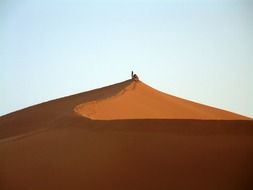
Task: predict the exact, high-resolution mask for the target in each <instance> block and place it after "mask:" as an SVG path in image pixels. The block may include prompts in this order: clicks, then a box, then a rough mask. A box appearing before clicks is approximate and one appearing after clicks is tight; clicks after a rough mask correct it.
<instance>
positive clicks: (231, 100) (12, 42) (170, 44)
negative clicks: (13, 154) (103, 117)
mask: <svg viewBox="0 0 253 190" xmlns="http://www.w3.org/2000/svg"><path fill="white" fill-rule="evenodd" d="M123 2H124V3H123ZM252 2H253V1H251V0H248V1H246V0H168V1H166V0H160V1H159V0H136V1H134V0H131V1H122V0H118V1H117V0H111V1H109V0H108V1H106V0H105V1H102V0H90V1H88V0H86V1H85V0H83V1H82V0H40V1H39V0H16V1H15V0H6V1H5V0H0V115H4V114H7V113H9V112H12V111H15V110H18V109H21V108H24V107H27V106H31V105H34V104H37V103H40V102H44V101H48V100H50V99H55V98H59V97H62V96H66V95H71V94H74V93H78V92H83V91H87V90H91V89H94V88H98V87H102V86H105V85H110V84H113V83H117V82H121V81H123V80H127V79H129V77H130V72H131V70H134V71H136V72H137V74H138V75H139V76H140V79H141V80H142V81H143V82H145V83H146V84H148V85H150V86H152V87H154V88H156V89H158V90H161V91H163V92H166V93H169V94H172V95H176V96H179V97H182V98H186V99H190V100H193V101H197V102H200V103H204V104H207V105H211V106H215V107H219V108H222V109H226V110H230V111H233V112H237V113H240V114H243V115H247V116H251V117H253V3H252Z"/></svg>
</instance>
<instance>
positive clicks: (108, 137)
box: [0, 80, 253, 190]
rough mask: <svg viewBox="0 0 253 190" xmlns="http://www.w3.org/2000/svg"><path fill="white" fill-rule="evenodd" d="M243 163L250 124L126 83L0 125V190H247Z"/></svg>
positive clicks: (247, 164)
mask: <svg viewBox="0 0 253 190" xmlns="http://www.w3.org/2000/svg"><path fill="white" fill-rule="evenodd" d="M133 108H134V109H133ZM88 117H89V118H91V119H93V120H91V119H89V118H88ZM112 119H119V120H112ZM199 119H201V120H199ZM216 119H219V120H216ZM252 160H253V122H252V120H250V119H249V118H246V117H243V116H240V115H237V114H234V113H230V112H226V111H223V110H219V109H216V108H211V107H207V106H204V105H200V104H196V103H193V102H190V101H186V100H183V99H179V98H176V97H174V96H170V95H166V94H164V93H161V92H158V91H156V90H154V89H152V88H150V87H148V86H146V85H145V84H143V83H141V82H138V83H135V82H133V81H132V80H128V81H125V82H122V83H119V84H115V85H112V86H108V87H104V88H101V89H96V90H92V91H89V92H84V93H81V94H77V95H73V96H69V97H65V98H61V99H57V100H53V101H50V102H46V103H42V104H39V105H36V106H32V107H29V108H26V109H23V110H20V111H17V112H14V113H11V114H8V115H5V116H2V117H0V189H1V190H35V189H36V190H45V189H47V190H55V189H61V190H67V189H75V190H79V189H89V190H107V189H108V190H114V189H115V190H118V189H122V190H135V189H137V190H141V189H143V190H158V189H194V190H196V189H207V190H209V189H210V190H213V189H223V190H225V189H229V190H234V189H251V188H252V186H253V183H252V174H253V173H252V171H253V164H252Z"/></svg>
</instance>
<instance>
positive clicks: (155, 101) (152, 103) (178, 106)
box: [74, 80, 247, 120]
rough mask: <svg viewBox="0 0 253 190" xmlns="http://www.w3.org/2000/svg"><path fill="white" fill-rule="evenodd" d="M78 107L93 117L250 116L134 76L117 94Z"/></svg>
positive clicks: (174, 117) (86, 115)
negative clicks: (175, 93) (158, 87)
mask: <svg viewBox="0 0 253 190" xmlns="http://www.w3.org/2000/svg"><path fill="white" fill-rule="evenodd" d="M108 90H109V89H108ZM74 111H75V112H76V113H78V114H79V115H82V116H84V117H87V118H90V119H93V120H114V119H203V120H244V119H247V118H246V117H244V116H241V115H238V114H235V113H231V112H228V111H224V110H221V109H217V108H213V107H210V106H206V105H202V104H198V103H195V102H191V101H188V100H185V99H181V98H178V97H175V96H172V95H168V94H165V93H162V92H160V91H157V90H155V89H153V88H151V87H149V86H148V85H146V84H145V83H143V82H141V81H134V80H132V82H131V83H130V84H129V85H128V86H126V87H124V88H123V89H121V90H120V91H119V92H118V93H117V94H114V95H112V96H110V97H106V98H103V99H98V100H93V101H89V102H85V103H81V104H79V105H77V106H76V107H75V108H74Z"/></svg>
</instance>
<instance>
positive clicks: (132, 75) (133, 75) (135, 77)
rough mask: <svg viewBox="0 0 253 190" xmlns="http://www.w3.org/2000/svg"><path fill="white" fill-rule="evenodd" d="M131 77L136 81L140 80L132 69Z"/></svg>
mask: <svg viewBox="0 0 253 190" xmlns="http://www.w3.org/2000/svg"><path fill="white" fill-rule="evenodd" d="M131 78H132V79H133V80H135V81H138V80H139V77H138V76H137V74H134V72H133V71H132V72H131Z"/></svg>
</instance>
